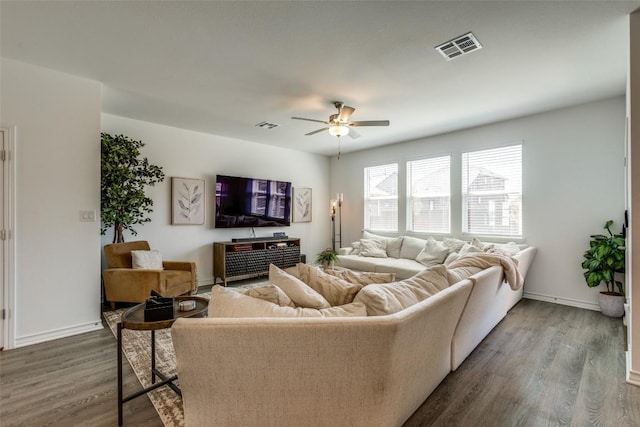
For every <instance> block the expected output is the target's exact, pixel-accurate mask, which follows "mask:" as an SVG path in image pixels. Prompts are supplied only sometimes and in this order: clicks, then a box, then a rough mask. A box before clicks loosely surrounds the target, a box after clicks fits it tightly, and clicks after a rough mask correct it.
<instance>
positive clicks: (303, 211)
mask: <svg viewBox="0 0 640 427" xmlns="http://www.w3.org/2000/svg"><path fill="white" fill-rule="evenodd" d="M293 222H311V189H310V188H301V187H294V188H293Z"/></svg>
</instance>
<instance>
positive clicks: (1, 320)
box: [0, 129, 8, 350]
mask: <svg viewBox="0 0 640 427" xmlns="http://www.w3.org/2000/svg"><path fill="white" fill-rule="evenodd" d="M0 136H2V138H0V140H1V141H2V143H1V144H2V145H1V146H0V215H2V220H1V221H0V239H2V240H0V310H2V311H0V350H2V349H3V348H4V343H5V338H6V334H5V317H6V316H5V313H6V312H7V307H6V304H5V302H6V301H5V286H6V283H5V273H6V271H7V267H6V264H5V239H6V229H7V227H6V223H5V221H6V218H7V215H6V202H5V184H6V178H5V169H6V168H5V165H4V164H5V160H6V154H5V153H6V149H5V147H6V145H7V144H6V139H7V137H8V135H7V132H5V130H4V129H0Z"/></svg>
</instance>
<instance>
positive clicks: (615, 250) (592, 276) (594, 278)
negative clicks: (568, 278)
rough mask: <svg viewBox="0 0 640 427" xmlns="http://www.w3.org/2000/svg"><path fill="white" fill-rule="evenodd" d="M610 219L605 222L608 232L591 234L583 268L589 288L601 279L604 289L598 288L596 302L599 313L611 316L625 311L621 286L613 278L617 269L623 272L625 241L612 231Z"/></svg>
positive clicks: (618, 271) (620, 234)
mask: <svg viewBox="0 0 640 427" xmlns="http://www.w3.org/2000/svg"><path fill="white" fill-rule="evenodd" d="M612 225H613V221H612V220H609V221H607V222H606V223H605V224H604V229H605V230H607V233H608V235H604V234H594V235H591V241H590V242H589V245H590V248H589V250H588V251H586V252H585V253H584V261H583V262H582V268H583V269H585V272H584V278H585V280H586V281H587V285H588V286H589V287H590V288H593V287H596V286H598V285H600V284H601V283H602V282H604V283H605V284H606V286H607V290H606V291H602V292H600V295H599V296H598V303H599V305H600V310H601V311H602V314H605V315H607V316H610V317H622V316H623V315H624V286H623V284H622V282H621V281H619V280H616V279H615V275H616V273H624V256H625V247H624V246H625V242H624V236H623V235H622V233H619V234H614V233H612V232H611V226H612Z"/></svg>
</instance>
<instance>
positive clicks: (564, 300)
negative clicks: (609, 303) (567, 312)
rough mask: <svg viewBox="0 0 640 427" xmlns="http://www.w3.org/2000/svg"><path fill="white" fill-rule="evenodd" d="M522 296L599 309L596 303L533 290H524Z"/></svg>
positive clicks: (588, 308)
mask: <svg viewBox="0 0 640 427" xmlns="http://www.w3.org/2000/svg"><path fill="white" fill-rule="evenodd" d="M522 297H523V298H528V299H534V300H538V301H545V302H552V303H554V304H561V305H568V306H571V307H578V308H585V309H587V310H594V311H600V306H599V305H598V304H597V303H592V302H586V301H578V300H573V299H567V298H559V297H554V296H552V295H544V294H536V293H533V292H527V291H524V294H523V295H522Z"/></svg>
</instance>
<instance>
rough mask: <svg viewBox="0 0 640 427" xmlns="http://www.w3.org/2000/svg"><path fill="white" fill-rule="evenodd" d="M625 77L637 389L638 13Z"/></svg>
mask: <svg viewBox="0 0 640 427" xmlns="http://www.w3.org/2000/svg"><path fill="white" fill-rule="evenodd" d="M629 23H630V32H629V33H630V44H629V78H628V83H627V114H628V117H629V124H630V126H629V131H630V132H629V145H628V147H629V186H628V194H627V198H628V202H627V203H628V206H629V212H630V218H629V222H630V229H629V237H628V239H627V244H628V248H629V251H628V252H627V261H629V260H630V261H631V262H627V272H628V274H630V276H631V277H630V280H629V281H628V282H627V286H628V287H627V302H628V303H629V304H630V316H629V317H630V318H629V319H627V327H628V331H627V338H628V349H629V353H628V354H629V358H628V362H627V381H628V382H630V383H632V384H635V385H637V386H640V197H638V194H639V190H638V188H640V11H636V12H635V13H633V14H631V17H630V21H629Z"/></svg>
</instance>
